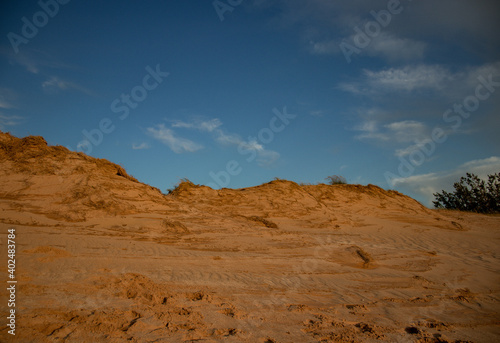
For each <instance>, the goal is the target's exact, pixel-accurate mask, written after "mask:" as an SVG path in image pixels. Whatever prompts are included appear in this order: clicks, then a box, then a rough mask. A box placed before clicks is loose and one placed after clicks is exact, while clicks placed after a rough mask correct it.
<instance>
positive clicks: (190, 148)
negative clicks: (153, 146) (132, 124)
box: [147, 124, 203, 154]
mask: <svg viewBox="0 0 500 343" xmlns="http://www.w3.org/2000/svg"><path fill="white" fill-rule="evenodd" d="M147 131H148V133H149V134H150V135H151V136H152V137H153V138H155V139H157V140H159V141H160V142H162V143H163V144H165V145H167V146H168V147H169V148H170V149H171V150H172V151H173V152H175V153H176V154H182V153H186V152H195V151H198V150H200V149H203V146H202V145H200V144H198V143H195V142H193V141H191V140H189V139H186V138H182V137H177V136H176V134H175V132H174V131H173V130H172V129H169V128H166V127H165V125H164V124H159V125H157V126H156V127H150V128H148V129H147Z"/></svg>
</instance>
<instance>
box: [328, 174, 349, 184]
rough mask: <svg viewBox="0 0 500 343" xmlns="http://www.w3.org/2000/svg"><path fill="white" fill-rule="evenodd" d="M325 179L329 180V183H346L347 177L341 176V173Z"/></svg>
mask: <svg viewBox="0 0 500 343" xmlns="http://www.w3.org/2000/svg"><path fill="white" fill-rule="evenodd" d="M325 180H327V181H328V184H329V185H346V184H347V181H346V179H345V177H343V176H340V175H331V176H327V177H326V178H325Z"/></svg>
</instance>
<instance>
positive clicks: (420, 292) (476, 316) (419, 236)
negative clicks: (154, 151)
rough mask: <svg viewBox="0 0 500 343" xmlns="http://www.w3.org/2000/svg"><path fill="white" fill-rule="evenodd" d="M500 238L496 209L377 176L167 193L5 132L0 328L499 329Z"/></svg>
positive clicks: (471, 333) (274, 336)
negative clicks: (11, 277) (418, 191)
mask: <svg viewBox="0 0 500 343" xmlns="http://www.w3.org/2000/svg"><path fill="white" fill-rule="evenodd" d="M173 168H174V166H173ZM9 228H15V231H16V273H15V275H16V280H17V281H18V282H17V285H16V287H17V289H16V335H15V336H12V335H10V334H8V330H9V328H8V327H7V326H6V323H7V319H6V317H7V315H8V310H9V308H8V307H7V303H8V300H7V299H8V295H9V294H8V291H7V280H8V273H7V259H8V258H7V234H8V232H7V230H8V229H9ZM499 238H500V217H499V216H491V215H490V216H488V215H477V214H468V213H461V212H455V211H437V210H430V209H427V208H425V207H424V206H422V205H421V204H419V203H418V202H417V201H415V200H413V199H411V198H409V197H407V196H404V195H402V194H400V193H398V192H394V191H385V190H383V189H381V188H379V187H376V186H372V185H369V186H357V185H335V186H329V185H311V186H299V185H297V184H296V183H294V182H290V181H284V180H276V181H272V182H270V183H267V184H263V185H261V186H257V187H252V188H246V189H236V190H232V189H222V190H213V189H210V188H208V187H204V186H197V185H194V184H192V183H190V182H184V183H182V184H180V186H179V187H178V188H177V189H176V190H175V191H174V192H173V193H172V194H170V195H168V196H165V195H163V194H161V192H160V191H159V190H157V189H155V188H153V187H150V186H148V185H145V184H142V183H140V182H138V181H137V180H135V179H134V178H133V177H130V176H129V175H128V174H127V173H126V172H125V171H124V170H123V169H122V168H121V167H119V166H117V165H115V164H112V163H110V162H108V161H105V160H98V159H94V158H91V157H88V156H85V155H83V154H81V153H80V154H78V153H74V152H70V151H68V150H67V149H65V148H63V147H49V146H47V144H46V142H45V140H44V139H43V138H41V137H27V138H24V139H18V138H15V137H13V136H10V135H8V134H3V133H0V239H1V250H0V264H3V266H1V267H0V271H1V272H0V283H1V287H0V312H1V315H0V317H1V318H3V319H1V320H0V324H1V326H0V341H1V342H23V343H24V342H252V343H253V342H257V343H266V342H268V343H270V342H276V343H278V342H280V343H282V342H283V343H284V342H293V343H297V342H375V341H377V342H378V341H382V342H499V341H500V316H499V312H500V311H499V310H500V303H499V300H500V274H499V271H500V248H499Z"/></svg>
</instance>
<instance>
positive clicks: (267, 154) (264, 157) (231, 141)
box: [215, 129, 280, 166]
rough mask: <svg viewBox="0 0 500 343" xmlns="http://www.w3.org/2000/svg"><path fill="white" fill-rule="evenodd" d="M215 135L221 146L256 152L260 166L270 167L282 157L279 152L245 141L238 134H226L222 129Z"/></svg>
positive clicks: (253, 141)
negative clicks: (231, 146)
mask: <svg viewBox="0 0 500 343" xmlns="http://www.w3.org/2000/svg"><path fill="white" fill-rule="evenodd" d="M215 133H216V138H215V139H216V141H217V142H219V143H221V144H224V145H233V146H237V147H240V148H241V149H243V150H245V151H250V150H254V151H255V152H256V154H257V163H258V164H259V165H260V166H269V165H271V164H272V163H274V162H275V161H276V160H278V159H279V157H280V154H279V153H278V152H276V151H273V150H268V149H266V148H265V147H264V146H263V145H262V144H260V143H259V142H257V141H255V140H251V141H245V140H244V139H242V138H241V137H240V136H238V135H236V134H226V133H224V132H223V131H222V130H220V129H219V130H216V131H215Z"/></svg>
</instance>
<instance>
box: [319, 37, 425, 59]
mask: <svg viewBox="0 0 500 343" xmlns="http://www.w3.org/2000/svg"><path fill="white" fill-rule="evenodd" d="M354 37H355V35H354V34H353V35H352V36H350V37H347V38H344V39H334V40H326V41H317V42H315V41H311V42H310V51H311V53H312V54H315V55H338V54H342V53H343V52H342V50H341V48H340V44H341V43H342V42H344V43H347V44H350V45H351V46H355V45H354ZM426 48H427V45H426V44H425V43H424V42H419V41H416V40H413V39H410V38H400V37H397V36H395V35H394V34H389V33H381V34H379V35H378V36H377V37H375V38H373V39H372V40H371V41H370V44H369V45H368V46H367V47H366V48H364V49H360V52H359V53H360V54H366V55H369V56H375V57H381V58H384V59H387V60H389V61H418V60H421V59H422V58H423V57H424V55H425V50H426Z"/></svg>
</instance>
